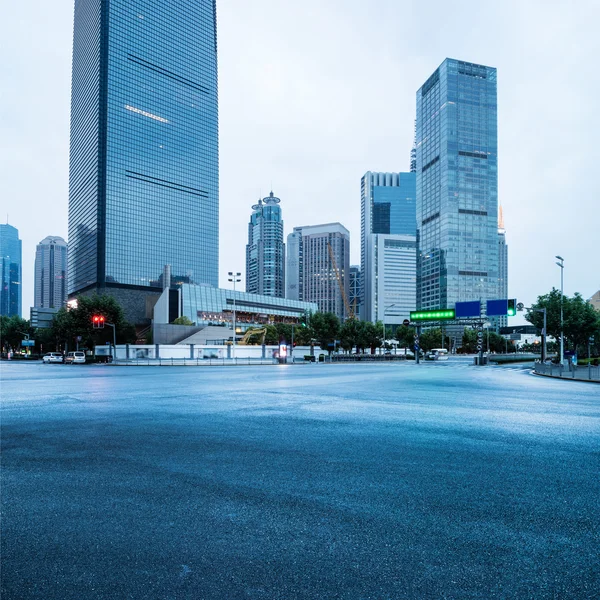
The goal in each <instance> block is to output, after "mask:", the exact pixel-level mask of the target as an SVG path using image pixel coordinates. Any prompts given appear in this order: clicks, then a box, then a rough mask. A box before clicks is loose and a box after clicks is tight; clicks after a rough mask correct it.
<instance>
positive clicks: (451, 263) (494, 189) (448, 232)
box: [417, 59, 499, 309]
mask: <svg viewBox="0 0 600 600" xmlns="http://www.w3.org/2000/svg"><path fill="white" fill-rule="evenodd" d="M417 227H418V242H419V253H418V281H417V307H418V308H419V309H436V308H452V307H454V304H455V303H456V302H457V301H467V300H486V299H489V298H496V297H497V293H498V278H499V272H498V135H497V99H496V69H494V68H492V67H486V66H482V65H477V64H473V63H467V62H462V61H458V60H454V59H446V60H445V61H444V62H443V63H442V64H441V65H440V66H439V68H438V69H436V70H435V72H434V73H433V74H432V75H431V76H430V77H429V78H428V79H427V81H426V82H425V83H424V84H423V86H422V87H421V88H420V89H419V90H418V92H417Z"/></svg>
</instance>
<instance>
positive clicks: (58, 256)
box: [33, 235, 67, 308]
mask: <svg viewBox="0 0 600 600" xmlns="http://www.w3.org/2000/svg"><path fill="white" fill-rule="evenodd" d="M66 303H67V242H65V240H63V238H61V237H59V236H54V235H49V236H48V237H47V238H44V239H43V240H42V241H41V242H40V243H39V244H38V245H37V248H36V250H35V286H34V300H33V305H34V307H35V308H60V307H61V306H64V305H65V304H66Z"/></svg>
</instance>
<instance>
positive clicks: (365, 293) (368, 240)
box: [360, 171, 417, 325]
mask: <svg viewBox="0 0 600 600" xmlns="http://www.w3.org/2000/svg"><path fill="white" fill-rule="evenodd" d="M416 229H417V223H416V174H415V173H373V172H371V171H369V172H367V173H366V174H365V175H364V176H363V178H362V180H361V248H360V251H361V269H360V271H361V288H362V299H363V301H362V313H361V316H362V318H363V319H365V320H367V321H372V322H375V321H384V322H385V323H388V324H390V325H398V324H400V323H402V321H403V320H404V319H405V318H408V316H409V315H408V313H407V311H408V312H410V311H411V310H414V309H415V298H414V296H413V293H414V286H415V285H416V281H415V282H413V279H414V278H415V265H414V264H413V262H412V261H413V258H411V257H412V256H413V255H415V256H416V254H415V253H416V237H415V235H416ZM403 269H405V270H404V271H403Z"/></svg>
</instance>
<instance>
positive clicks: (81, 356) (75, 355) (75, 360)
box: [65, 350, 85, 365]
mask: <svg viewBox="0 0 600 600" xmlns="http://www.w3.org/2000/svg"><path fill="white" fill-rule="evenodd" d="M65 362H66V363H67V364H68V365H75V364H79V365H84V364H85V353H83V352H81V351H79V350H76V351H75V352H69V353H68V354H67V357H66V358H65Z"/></svg>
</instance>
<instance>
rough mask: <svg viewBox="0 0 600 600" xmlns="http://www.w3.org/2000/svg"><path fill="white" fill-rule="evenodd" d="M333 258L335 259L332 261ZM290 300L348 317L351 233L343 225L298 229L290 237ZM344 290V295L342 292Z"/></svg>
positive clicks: (288, 287) (288, 277) (288, 258)
mask: <svg viewBox="0 0 600 600" xmlns="http://www.w3.org/2000/svg"><path fill="white" fill-rule="evenodd" d="M332 256H333V259H332ZM287 261H288V262H287V296H286V297H287V298H290V299H291V300H302V301H304V302H316V304H317V306H318V307H319V311H320V312H332V313H335V314H336V315H337V316H338V317H339V318H340V319H341V320H344V319H346V318H347V317H348V311H347V309H346V306H345V302H344V295H345V296H346V300H347V299H348V293H349V277H348V273H349V271H350V232H349V231H348V230H347V229H346V228H345V227H344V226H343V225H341V224H340V223H326V224H324V225H311V226H306V227H294V231H293V232H292V233H290V235H288V257H287ZM342 290H343V292H342Z"/></svg>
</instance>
